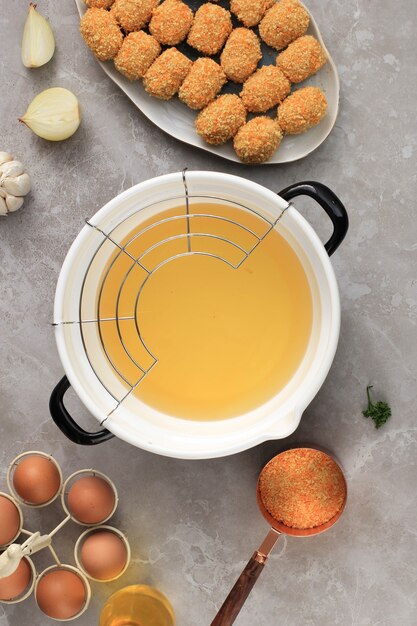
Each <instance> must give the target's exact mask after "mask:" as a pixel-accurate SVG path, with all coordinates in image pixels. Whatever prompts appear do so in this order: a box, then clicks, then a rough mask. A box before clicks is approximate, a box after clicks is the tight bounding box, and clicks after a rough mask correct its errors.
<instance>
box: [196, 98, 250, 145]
mask: <svg viewBox="0 0 417 626" xmlns="http://www.w3.org/2000/svg"><path fill="white" fill-rule="evenodd" d="M245 122H246V109H245V107H244V106H243V103H242V101H241V99H240V98H239V96H236V95H235V94H231V93H228V94H225V95H223V96H219V97H218V98H217V99H216V100H213V102H211V103H210V104H209V105H208V106H206V108H205V109H203V110H202V111H200V113H199V114H198V116H197V119H196V121H195V128H196V131H197V133H198V134H199V135H200V137H202V138H203V139H204V140H205V141H207V143H210V144H213V145H220V144H222V143H225V142H226V141H228V140H229V139H232V137H234V136H235V135H236V133H237V131H238V130H239V128H240V127H241V126H243V124H244V123H245Z"/></svg>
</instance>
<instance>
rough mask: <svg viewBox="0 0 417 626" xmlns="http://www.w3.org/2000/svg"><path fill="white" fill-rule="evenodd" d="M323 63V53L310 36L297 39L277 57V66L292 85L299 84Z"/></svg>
mask: <svg viewBox="0 0 417 626" xmlns="http://www.w3.org/2000/svg"><path fill="white" fill-rule="evenodd" d="M325 63H326V55H325V52H324V50H323V48H322V47H321V45H320V43H319V42H318V41H317V39H315V38H314V37H312V36H311V35H304V37H299V38H298V39H296V40H295V41H293V42H292V43H290V45H289V46H288V48H287V49H286V50H284V51H283V52H281V53H280V54H279V55H278V56H277V66H278V67H279V68H280V69H281V70H282V71H283V72H284V74H285V76H286V77H287V78H288V79H289V80H290V81H291V82H292V83H301V81H303V80H305V79H306V78H308V77H309V76H312V75H313V74H315V73H316V72H318V71H319V69H320V68H322V67H323V65H324V64H325Z"/></svg>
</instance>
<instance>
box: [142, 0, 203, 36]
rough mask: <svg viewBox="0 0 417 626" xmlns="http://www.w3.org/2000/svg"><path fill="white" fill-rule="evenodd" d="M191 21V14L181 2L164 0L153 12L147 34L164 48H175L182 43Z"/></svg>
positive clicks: (192, 17) (192, 16)
mask: <svg viewBox="0 0 417 626" xmlns="http://www.w3.org/2000/svg"><path fill="white" fill-rule="evenodd" d="M193 20H194V14H193V12H192V11H191V9H190V8H189V7H188V6H187V5H186V4H185V3H184V2H182V0H165V2H163V3H162V4H160V5H159V7H157V8H156V9H155V10H154V12H153V14H152V19H151V21H150V23H149V32H150V33H151V35H153V36H154V37H155V39H157V40H158V41H159V43H161V44H163V45H164V46H175V45H177V44H178V43H181V41H184V39H185V38H186V36H187V34H188V31H189V30H190V28H191V25H192V23H193Z"/></svg>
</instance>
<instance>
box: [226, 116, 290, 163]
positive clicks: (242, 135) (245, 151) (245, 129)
mask: <svg viewBox="0 0 417 626" xmlns="http://www.w3.org/2000/svg"><path fill="white" fill-rule="evenodd" d="M281 140H282V132H281V129H280V127H279V124H278V122H277V121H276V120H273V119H271V118H270V117H266V116H262V117H254V118H253V119H251V120H249V122H247V123H246V124H244V125H243V126H241V127H240V128H239V130H238V132H237V134H236V136H235V138H234V140H233V146H234V149H235V151H236V154H237V156H238V157H239V159H240V160H241V161H242V162H243V163H264V162H265V161H268V159H270V158H271V156H272V155H273V154H274V152H275V151H276V150H277V148H278V147H279V145H280V143H281Z"/></svg>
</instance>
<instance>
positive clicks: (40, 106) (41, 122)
mask: <svg viewBox="0 0 417 626" xmlns="http://www.w3.org/2000/svg"><path fill="white" fill-rule="evenodd" d="M19 119H20V121H21V122H23V123H24V124H26V126H28V127H29V128H30V129H31V130H33V132H34V133H35V134H36V135H38V136H39V137H42V138H43V139H48V140H49V141H61V140H62V139H68V137H71V135H73V134H74V133H75V131H76V130H77V128H78V126H79V125H80V121H81V118H80V107H79V104H78V100H77V98H76V97H75V96H74V94H73V93H72V92H71V91H69V90H68V89H63V88H62V87H52V89H46V90H45V91H42V92H41V93H40V94H38V95H37V96H36V98H34V99H33V100H32V102H31V103H30V105H29V107H28V110H27V111H26V113H25V114H24V116H23V117H21V118H19Z"/></svg>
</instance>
